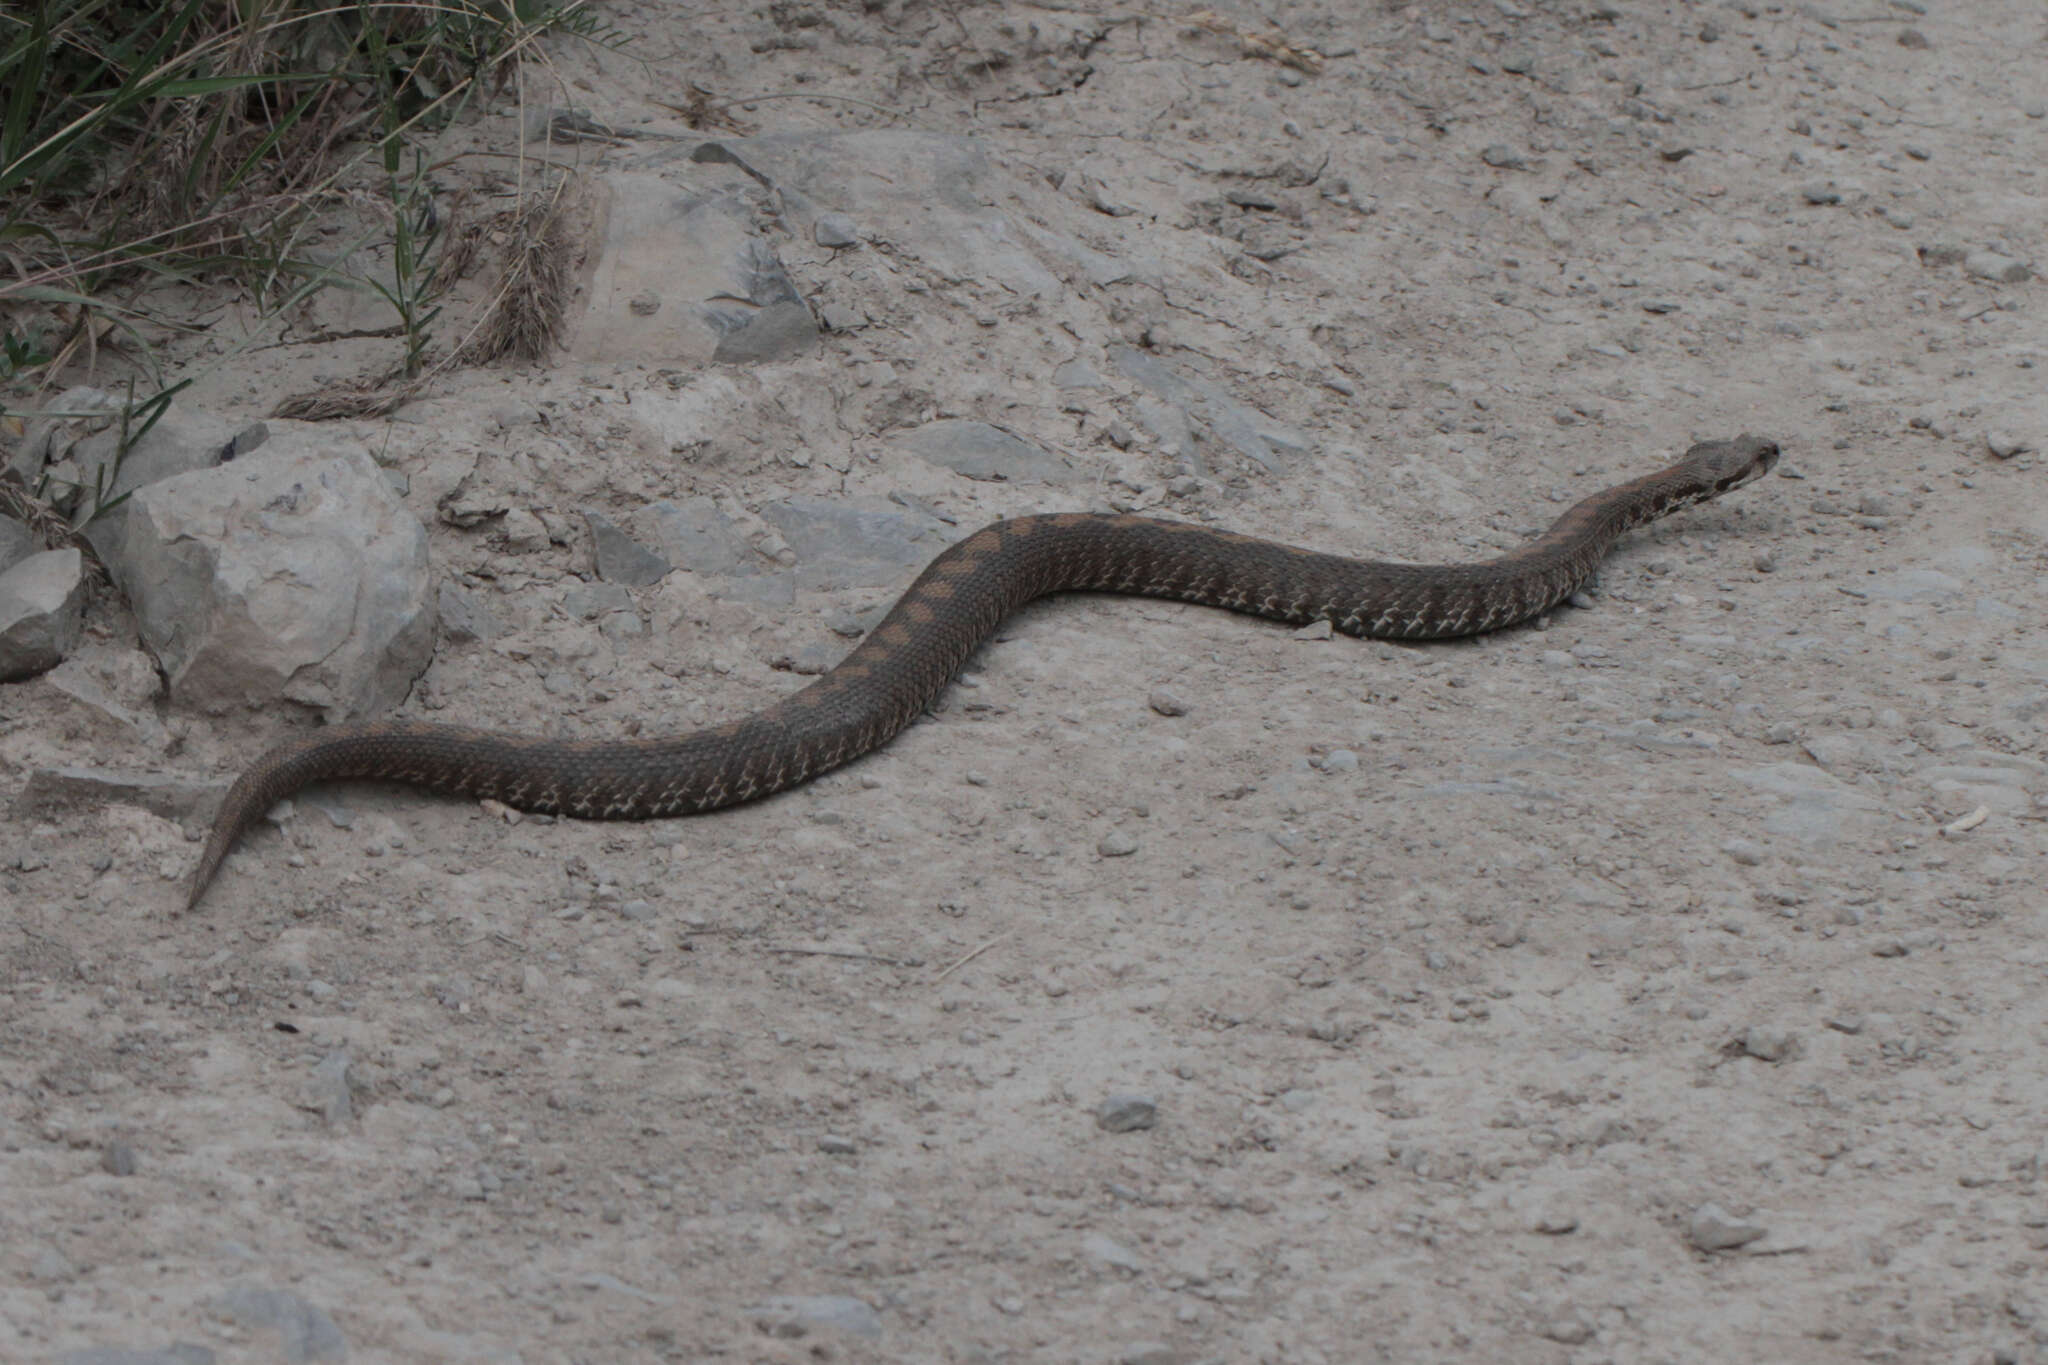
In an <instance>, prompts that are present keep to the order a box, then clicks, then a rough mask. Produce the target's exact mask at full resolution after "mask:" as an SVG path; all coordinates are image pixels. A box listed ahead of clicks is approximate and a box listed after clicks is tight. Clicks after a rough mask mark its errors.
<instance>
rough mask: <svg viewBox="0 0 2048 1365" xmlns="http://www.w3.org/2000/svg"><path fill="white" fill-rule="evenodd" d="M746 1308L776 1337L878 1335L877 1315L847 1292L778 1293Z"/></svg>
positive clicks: (880, 1320)
mask: <svg viewBox="0 0 2048 1365" xmlns="http://www.w3.org/2000/svg"><path fill="white" fill-rule="evenodd" d="M747 1311H748V1312H749V1313H751V1314H752V1315H753V1317H754V1320H755V1321H756V1322H758V1323H760V1324H761V1325H762V1326H763V1327H764V1328H766V1329H767V1330H768V1331H769V1332H770V1333H772V1334H773V1335H775V1336H779V1337H801V1336H808V1335H809V1334H810V1333H812V1332H816V1331H832V1332H844V1333H846V1334H847V1335H848V1336H856V1337H869V1338H873V1337H879V1336H880V1335H882V1319H881V1317H880V1315H879V1314H877V1313H876V1312H875V1310H874V1309H872V1308H870V1307H868V1305H867V1304H866V1302H864V1301H863V1300H860V1299H856V1298H854V1297H852V1296H851V1295H847V1294H778V1295H776V1296H775V1297H774V1298H770V1299H763V1300H762V1301H761V1302H759V1303H757V1304H755V1305H754V1306H753V1307H752V1308H750V1309H749V1310H747Z"/></svg>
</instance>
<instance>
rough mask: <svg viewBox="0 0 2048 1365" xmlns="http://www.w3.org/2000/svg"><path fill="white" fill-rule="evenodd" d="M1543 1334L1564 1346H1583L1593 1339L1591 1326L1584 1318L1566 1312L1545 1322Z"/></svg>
mask: <svg viewBox="0 0 2048 1365" xmlns="http://www.w3.org/2000/svg"><path fill="white" fill-rule="evenodd" d="M1543 1335H1544V1336H1546V1337H1548V1338H1550V1339H1551V1340H1552V1341H1555V1342H1558V1343H1560V1344H1562V1345H1565V1346H1583V1345H1585V1344H1586V1343H1587V1342H1589V1341H1591V1340H1592V1339H1593V1328H1592V1326H1591V1324H1589V1323H1587V1322H1586V1320H1585V1319H1583V1318H1580V1317H1577V1316H1574V1315H1569V1314H1568V1315H1566V1316H1564V1317H1561V1318H1553V1319H1552V1320H1551V1321H1549V1322H1547V1323H1545V1324H1544V1325H1543Z"/></svg>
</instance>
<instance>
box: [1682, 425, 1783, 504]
mask: <svg viewBox="0 0 2048 1365" xmlns="http://www.w3.org/2000/svg"><path fill="white" fill-rule="evenodd" d="M1685 458H1686V459H1687V460H1688V461H1689V462H1691V463H1692V464H1693V466H1694V467H1695V468H1696V469H1697V470H1698V471H1699V478H1700V481H1701V483H1703V484H1704V485H1706V493H1705V496H1707V497H1719V496H1720V495H1721V494H1723V493H1726V492H1727V491H1728V490H1729V489H1731V488H1740V487H1742V485H1744V484H1746V483H1749V482H1752V481H1753V480H1756V479H1761V478H1762V477H1763V476H1764V475H1766V474H1768V473H1770V472H1771V468H1772V466H1774V465H1776V464H1777V463H1778V443H1777V442H1776V441H1773V440H1770V439H1768V438H1766V437H1763V436H1751V435H1748V434H1746V433H1745V434H1744V435H1741V436H1737V437H1735V438H1734V439H1733V440H1729V441H1702V442H1700V443H1699V444H1698V445H1696V446H1694V447H1693V448H1692V449H1691V450H1688V451H1686V452H1685Z"/></svg>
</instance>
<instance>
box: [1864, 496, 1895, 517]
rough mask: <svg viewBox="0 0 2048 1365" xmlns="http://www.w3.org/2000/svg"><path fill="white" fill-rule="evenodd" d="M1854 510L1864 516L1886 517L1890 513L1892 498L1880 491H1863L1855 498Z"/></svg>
mask: <svg viewBox="0 0 2048 1365" xmlns="http://www.w3.org/2000/svg"><path fill="white" fill-rule="evenodd" d="M1856 511H1857V512H1858V513H1859V514H1861V515H1863V516H1866V517H1888V516H1890V515H1891V514H1892V511H1893V508H1892V500H1891V499H1890V498H1888V497H1886V496H1885V495H1884V494H1882V493H1865V494H1864V495H1863V496H1862V497H1860V498H1858V499H1856Z"/></svg>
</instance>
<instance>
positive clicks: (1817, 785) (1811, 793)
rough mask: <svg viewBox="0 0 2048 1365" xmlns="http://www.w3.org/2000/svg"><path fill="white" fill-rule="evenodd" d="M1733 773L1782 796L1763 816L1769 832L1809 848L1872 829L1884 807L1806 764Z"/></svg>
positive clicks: (1771, 765)
mask: <svg viewBox="0 0 2048 1365" xmlns="http://www.w3.org/2000/svg"><path fill="white" fill-rule="evenodd" d="M1729 776H1730V777H1733V778H1734V779H1735V780H1736V781H1738V782H1741V783H1743V784H1744V785H1745V786H1748V787H1750V788H1751V789H1752V790H1755V791H1759V792H1764V793H1767V794H1769V795H1771V796H1775V797H1777V798H1778V801H1779V807H1778V809H1777V810H1775V811H1774V812H1772V813H1771V814H1770V815H1769V816H1767V817H1766V818H1765V820H1764V825H1763V827H1764V830H1765V832H1766V833H1770V834H1775V835H1779V836H1781V837H1784V838H1788V839H1792V840H1794V841H1796V842H1798V843H1802V844H1806V845H1808V846H1811V847H1819V846H1826V845H1829V844H1834V843H1837V842H1839V841H1841V840H1842V839H1844V838H1847V837H1849V836H1851V835H1852V834H1855V833H1858V832H1861V831H1863V830H1865V829H1868V828H1870V827H1871V826H1872V825H1873V824H1874V823H1875V821H1876V818H1877V816H1878V814H1879V813H1880V812H1881V811H1882V810H1883V805H1882V804H1881V803H1880V802H1879V801H1878V800H1877V798H1875V797H1873V796H1869V795H1867V794H1865V793H1864V792H1861V791H1858V790H1857V789H1855V788H1853V787H1851V786H1849V785H1848V784H1847V783H1845V782H1843V781H1842V780H1841V779H1840V778H1838V777H1834V776H1832V775H1831V774H1829V773H1827V772H1825V771H1823V770H1822V769H1820V768H1816V767H1814V766H1812V765H1811V764H1807V763H1765V764H1760V765H1758V766H1755V767H1749V768H1731V769H1730V770H1729Z"/></svg>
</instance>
